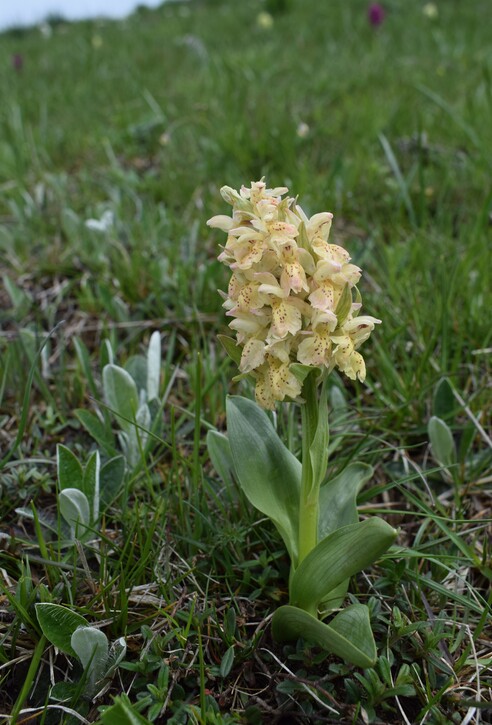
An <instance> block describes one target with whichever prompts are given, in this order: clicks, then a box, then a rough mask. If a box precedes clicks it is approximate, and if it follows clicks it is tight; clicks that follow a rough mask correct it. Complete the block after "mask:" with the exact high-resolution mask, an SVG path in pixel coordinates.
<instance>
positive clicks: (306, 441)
mask: <svg viewBox="0 0 492 725" xmlns="http://www.w3.org/2000/svg"><path fill="white" fill-rule="evenodd" d="M302 393H303V396H304V399H305V401H306V402H305V403H304V405H302V406H301V421H302V478H301V496H300V505H299V562H298V564H300V563H301V561H302V560H303V559H305V558H306V556H307V555H308V554H309V552H310V551H311V550H312V549H314V547H315V546H316V544H317V543H318V517H319V486H320V481H315V480H314V475H313V466H312V461H311V446H312V443H313V440H314V436H315V434H316V429H317V425H318V415H319V401H318V393H317V386H316V376H315V375H314V374H313V373H311V374H310V375H308V376H307V378H306V380H305V381H304V386H303V389H302Z"/></svg>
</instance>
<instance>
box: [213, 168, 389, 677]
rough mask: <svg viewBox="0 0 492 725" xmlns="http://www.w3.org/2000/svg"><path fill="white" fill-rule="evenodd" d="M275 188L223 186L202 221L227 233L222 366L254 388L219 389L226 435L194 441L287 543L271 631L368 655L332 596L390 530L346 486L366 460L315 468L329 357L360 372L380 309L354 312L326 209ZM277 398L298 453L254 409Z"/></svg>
mask: <svg viewBox="0 0 492 725" xmlns="http://www.w3.org/2000/svg"><path fill="white" fill-rule="evenodd" d="M287 191H288V189H287V188H284V187H278V188H274V189H269V188H267V186H266V184H265V182H264V181H263V180H261V181H258V182H253V183H252V184H251V187H250V188H246V187H242V188H241V190H240V192H237V191H235V190H234V189H231V188H230V187H228V186H225V187H223V188H222V189H221V194H222V197H223V198H224V200H225V201H226V202H228V203H229V204H230V205H231V206H232V216H225V215H219V216H215V217H213V218H212V219H210V220H209V221H208V224H209V226H211V227H213V228H217V229H220V230H222V231H224V232H226V233H227V241H226V243H225V246H224V247H223V248H222V251H221V253H220V255H219V260H220V261H221V262H223V263H224V264H225V265H227V266H228V267H229V268H230V270H231V272H232V275H231V278H230V281H229V286H228V291H227V293H223V298H224V308H225V309H226V311H227V312H226V314H227V315H228V316H230V317H231V318H232V321H231V323H230V325H229V327H230V328H231V329H232V330H234V331H235V332H236V339H235V340H234V339H233V338H231V337H226V336H222V337H221V341H222V343H223V344H224V347H225V348H226V350H227V352H228V353H229V354H230V356H231V357H232V358H233V359H234V360H235V361H236V362H237V364H238V366H239V371H240V374H239V375H238V377H237V378H235V379H240V378H242V377H247V376H249V377H252V378H254V380H255V397H256V404H255V403H253V402H252V401H250V400H248V399H246V398H243V397H240V396H230V397H229V398H228V401H227V436H223V435H222V434H220V433H218V432H217V431H212V432H210V433H209V436H208V446H209V451H210V455H211V459H212V462H213V463H214V465H215V466H216V468H217V470H218V471H219V472H220V473H221V474H222V476H223V478H224V479H226V480H227V479H230V476H231V475H232V476H234V477H235V478H236V479H237V481H238V482H239V484H240V486H241V488H242V489H243V491H244V493H245V495H246V497H247V498H248V499H249V500H250V502H251V503H252V504H253V505H254V506H255V507H256V508H257V509H258V510H259V511H261V512H262V513H263V514H265V515H267V516H268V517H269V518H270V519H271V520H272V522H273V523H274V525H275V526H276V528H277V530H278V531H279V533H280V535H281V536H282V539H283V540H284V542H285V545H286V548H287V550H288V553H289V556H290V561H291V572H290V578H289V595H290V601H289V604H288V605H284V606H281V607H280V608H279V609H277V610H276V612H275V613H274V616H273V620H272V628H273V635H274V637H275V638H276V639H277V640H279V641H286V640H293V639H297V638H299V637H301V636H302V637H303V638H305V639H307V640H310V641H313V642H314V643H316V644H318V645H320V646H321V647H323V648H324V649H326V650H328V651H331V652H332V653H333V654H335V655H338V656H340V657H341V658H343V659H345V660H346V661H348V662H351V663H353V664H355V665H358V666H361V667H369V666H372V665H374V663H375V662H376V646H375V642H374V637H373V635H372V630H371V626H370V618H369V609H368V607H367V606H365V605H363V604H360V603H355V604H351V605H350V606H348V607H345V608H342V605H343V602H344V599H345V595H346V593H347V589H348V581H349V578H350V577H351V576H352V575H354V574H356V573H357V572H359V571H361V570H362V569H364V568H365V567H367V566H368V565H370V564H372V563H373V562H374V561H375V560H376V559H378V558H379V557H380V556H381V554H383V553H384V552H385V551H386V550H387V549H388V547H389V546H390V545H391V543H392V542H393V541H394V539H395V536H396V533H397V532H396V531H395V530H394V529H393V528H392V527H391V526H389V525H388V524H387V523H386V522H385V521H383V520H382V519H380V518H377V517H372V518H369V519H366V520H364V521H359V517H358V513H357V508H356V498H357V494H358V492H359V490H360V488H361V486H362V485H363V484H364V483H365V482H366V481H367V480H368V478H369V477H370V476H371V473H372V469H371V468H370V466H367V465H365V464H361V463H355V462H352V463H351V464H350V465H348V466H347V467H346V468H345V469H344V470H343V471H342V473H341V474H339V475H338V476H336V477H332V478H331V479H330V478H329V477H328V480H326V471H327V465H328V442H329V428H328V404H327V397H328V385H327V381H328V377H329V373H330V372H331V371H332V370H334V369H337V370H339V371H340V372H342V373H344V374H345V375H347V376H348V377H349V378H350V379H352V380H355V379H358V380H360V381H361V382H362V381H364V379H365V375H366V369H365V363H364V359H363V357H362V355H361V354H360V352H359V348H360V346H361V345H362V343H363V342H365V341H366V340H367V338H368V337H369V336H370V334H371V332H372V330H373V329H374V326H375V325H376V324H379V323H380V320H378V319H376V318H374V317H371V316H368V315H360V310H361V306H362V304H361V296H360V293H359V291H358V289H357V287H356V285H357V282H358V281H359V279H360V276H361V270H360V269H359V267H357V266H355V265H354V264H352V263H351V261H350V256H349V254H348V252H347V251H346V250H345V249H344V248H343V247H341V246H339V245H336V244H331V243H329V241H328V239H329V233H330V227H331V223H332V218H333V215H332V214H331V213H329V212H323V213H320V214H315V215H314V216H312V217H311V218H308V217H307V216H306V214H305V213H304V211H303V210H302V208H301V207H300V206H299V205H298V203H297V200H296V199H295V198H290V197H287V196H285V195H286V193H287ZM281 401H294V402H296V403H298V404H299V406H300V410H301V426H302V461H299V460H298V459H297V458H296V457H295V456H294V454H293V453H292V452H291V451H289V450H288V448H287V447H286V446H285V445H284V444H283V443H282V441H281V440H280V438H279V436H278V434H277V432H276V430H275V428H274V426H273V424H272V422H271V420H270V418H269V416H268V415H267V413H266V412H265V411H266V410H274V409H275V406H276V404H277V403H279V402H281ZM329 616H330V617H331V618H330V619H329V620H328V621H326V618H327V617H329Z"/></svg>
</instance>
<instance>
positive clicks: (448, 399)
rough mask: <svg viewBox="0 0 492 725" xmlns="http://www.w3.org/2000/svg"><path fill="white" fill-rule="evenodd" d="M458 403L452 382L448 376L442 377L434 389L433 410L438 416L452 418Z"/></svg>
mask: <svg viewBox="0 0 492 725" xmlns="http://www.w3.org/2000/svg"><path fill="white" fill-rule="evenodd" d="M456 403H457V401H456V398H455V397H454V394H453V388H452V387H451V383H450V382H449V380H448V378H441V379H440V380H439V382H438V383H437V385H436V387H435V390H434V397H433V401H432V412H433V413H434V415H435V416H436V417H437V418H447V419H449V418H452V416H453V413H454V411H455V410H456Z"/></svg>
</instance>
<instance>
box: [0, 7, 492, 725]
mask: <svg viewBox="0 0 492 725" xmlns="http://www.w3.org/2000/svg"><path fill="white" fill-rule="evenodd" d="M279 5H281V3H279ZM287 5H288V9H287V10H286V11H285V12H283V13H279V14H275V15H274V23H273V26H272V27H271V28H270V29H262V28H260V27H259V26H258V24H257V15H258V13H259V12H260V11H261V10H264V9H265V5H264V4H262V3H260V2H259V1H257V0H250V1H249V2H241V3H239V2H232V0H231V1H230V2H225V1H224V2H218V1H217V2H212V1H211V0H210V2H205V1H202V2H198V0H195V1H193V2H190V3H173V2H170V3H168V4H164V5H163V6H162V7H161V8H160V9H159V10H156V11H152V12H150V11H149V12H140V13H138V14H136V15H134V16H132V17H131V18H130V19H128V20H127V21H124V22H114V23H110V22H106V23H99V22H84V23H76V24H70V25H65V24H58V25H55V26H54V27H53V32H52V35H51V37H50V38H45V37H43V36H42V34H41V33H40V32H39V30H38V29H36V28H34V29H31V30H27V31H25V32H22V33H19V32H10V33H4V34H3V35H2V36H0V69H1V70H0V93H1V98H2V104H1V106H0V190H1V194H0V219H1V222H2V224H1V227H0V260H1V261H0V271H1V273H2V276H3V281H4V285H3V287H2V289H0V446H1V448H0V457H1V458H2V460H3V463H2V469H1V472H0V513H1V521H2V523H1V529H0V531H1V533H0V545H1V547H2V549H1V551H0V691H1V693H2V694H1V695H0V701H1V705H0V715H2V716H5V718H6V722H8V716H9V715H11V714H12V713H13V716H14V717H13V720H11V721H13V722H19V723H20V722H28V721H29V717H32V716H33V713H37V717H38V720H37V721H38V722H40V723H46V724H49V723H59V722H63V723H72V722H76V720H75V719H74V716H73V715H70V713H69V710H72V711H75V712H76V713H78V714H79V716H82V717H83V718H85V721H88V722H103V721H102V720H101V719H100V718H101V717H102V715H101V713H102V708H103V706H107V705H110V704H111V703H112V702H113V699H114V698H115V697H118V696H120V695H122V693H126V695H127V696H128V698H129V701H130V702H131V703H133V706H134V707H136V708H137V709H138V710H139V711H140V713H141V714H142V716H144V717H145V718H147V719H150V720H151V721H155V722H159V723H161V722H162V723H163V722H173V723H204V724H208V723H210V724H212V723H229V722H248V723H259V722H263V721H266V720H268V719H272V720H273V719H275V718H277V721H278V722H284V723H288V722H341V723H349V722H350V723H363V722H372V723H401V722H410V723H413V722H415V723H417V722H426V723H432V724H433V725H434V724H439V725H441V724H443V725H444V723H450V722H451V723H454V722H456V723H460V722H463V721H464V720H466V722H473V723H479V722H486V721H487V717H488V714H487V710H488V709H489V708H490V707H491V704H490V703H491V700H492V697H491V687H492V679H491V677H490V665H491V657H492V652H491V635H492V632H491V629H490V620H489V614H490V594H489V592H490V579H491V569H490V543H489V539H490V522H491V516H490V491H491V482H492V476H491V473H492V454H491V440H490V430H491V429H492V425H491V422H492V405H491V392H490V391H491V380H492V375H491V363H490V360H491V347H492V333H491V330H492V328H491V325H490V318H489V311H490V308H491V305H492V292H491V290H492V278H491V277H492V267H491V265H490V261H489V257H490V251H489V247H490V224H491V213H492V191H491V185H490V168H491V162H492V125H491V124H490V117H491V112H492V56H491V54H490V38H489V35H490V33H489V26H488V24H487V22H486V20H487V18H488V16H489V7H488V5H489V3H488V2H485V0H473V1H471V2H467V3H462V2H458V1H457V0H456V1H455V0H448V1H447V2H445V3H444V2H441V3H439V4H438V10H439V15H438V17H437V18H435V19H430V18H428V17H427V16H426V15H425V14H424V13H423V12H422V8H423V6H424V3H423V2H417V1H414V2H404V0H392V2H388V3H387V17H386V20H385V22H384V24H383V25H382V26H381V27H379V28H377V29H374V28H372V27H370V26H369V24H368V22H367V18H366V8H367V4H366V3H365V2H362V0H352V1H351V2H344V1H343V0H334V1H333V2H330V3H320V2H315V0H292V2H291V3H288V4H287ZM270 6H271V7H274V6H275V3H273V2H272V3H270ZM14 53H21V54H22V56H23V58H24V66H23V68H22V71H21V72H16V71H15V70H14V69H13V68H12V65H11V56H12V55H13V54H14ZM301 123H304V124H307V125H308V127H309V129H308V133H307V135H303V134H302V133H301V134H299V133H298V129H299V124H301ZM263 175H265V176H266V178H267V181H268V183H269V185H270V186H276V185H283V184H286V185H288V186H289V187H290V190H291V192H292V193H293V194H299V196H300V198H301V203H302V205H303V207H304V208H305V209H306V211H308V212H311V213H314V212H317V211H322V210H331V211H332V212H333V213H334V214H335V225H334V230H333V232H332V236H333V239H334V240H335V241H339V242H340V243H342V244H343V245H344V246H346V247H347V249H348V250H349V251H350V253H351V255H352V257H353V259H354V261H355V263H356V264H358V265H360V266H361V267H362V268H363V269H364V272H365V275H364V277H363V283H362V292H363V296H364V301H365V309H366V310H367V312H368V314H374V315H375V316H377V317H380V318H381V319H382V320H383V325H381V326H380V327H378V328H377V330H376V331H375V333H374V335H373V337H372V338H371V340H370V342H368V343H367V346H366V348H365V353H364V354H365V357H366V364H367V369H368V380H367V385H365V386H361V385H358V384H357V385H352V384H346V383H345V382H344V381H342V380H341V378H338V377H337V376H336V375H334V377H333V381H334V386H335V387H337V389H338V390H341V391H342V392H343V396H344V398H345V401H346V403H347V404H348V411H349V412H348V413H347V414H345V415H342V416H340V417H339V420H338V422H337V423H334V424H333V426H332V446H333V453H332V456H331V461H330V466H331V467H332V470H334V471H336V470H341V469H342V468H343V467H344V466H345V465H346V463H347V462H348V461H349V460H350V459H351V458H354V457H356V458H357V459H358V460H363V461H365V462H368V463H371V464H372V465H373V466H374V467H375V475H374V478H373V480H372V483H371V484H370V485H369V486H367V487H366V488H365V489H364V491H363V493H362V494H361V497H360V499H359V503H360V510H361V513H363V514H367V513H376V512H377V513H379V515H382V516H383V517H384V518H385V519H386V520H388V521H389V522H390V523H391V524H392V525H394V526H397V527H400V535H399V538H398V542H397V546H396V547H395V549H394V550H392V551H391V552H390V554H388V555H387V556H385V557H384V558H383V559H382V560H381V561H380V562H379V563H378V564H377V565H376V566H374V567H373V568H372V569H371V570H369V571H366V572H365V573H364V574H363V575H360V576H358V577H356V578H355V579H354V580H353V581H352V583H351V589H350V591H351V592H352V594H353V595H357V597H358V599H359V600H361V601H364V602H367V603H368V604H369V606H370V608H371V612H372V615H373V627H374V631H375V635H376V641H377V645H378V651H379V654H380V658H379V662H378V665H377V667H376V669H375V670H374V671H364V672H361V671H358V670H357V669H354V668H352V667H349V666H347V665H344V664H343V663H341V662H340V661H337V660H336V659H334V658H331V657H329V656H328V655H327V654H326V653H324V652H321V651H319V650H316V649H315V648H313V647H309V646H306V644H305V643H302V642H300V643H298V644H297V645H290V646H282V647H280V646H279V645H278V644H276V643H275V642H273V641H272V639H271V634H270V628H269V615H270V614H271V613H272V612H273V611H274V609H275V607H276V606H277V605H278V604H280V603H285V602H286V600H287V580H288V561H287V557H286V555H285V552H284V550H283V547H282V542H281V541H280V539H279V537H278V536H277V534H276V533H275V531H274V530H273V529H272V527H271V526H270V525H269V524H268V522H267V521H266V520H259V519H258V517H257V515H256V514H255V512H254V511H253V510H252V509H251V507H250V506H249V504H248V503H247V501H246V500H245V498H244V496H243V495H242V494H241V492H240V490H239V488H238V487H237V486H236V485H235V483H234V482H231V483H230V484H229V485H224V484H223V483H222V482H221V480H220V479H219V477H218V475H217V473H216V472H215V471H214V469H213V467H212V466H211V463H210V460H209V457H208V453H207V450H206V447H205V434H206V432H207V430H208V429H210V428H211V427H217V428H218V429H219V430H224V429H225V412H224V410H225V395H226V394H227V393H228V392H236V393H237V392H241V393H243V394H245V395H251V389H250V388H249V387H248V385H247V383H239V384H234V383H232V382H231V379H232V377H233V376H234V375H235V368H234V366H233V365H232V363H230V362H229V361H228V360H227V359H226V357H225V353H224V352H223V351H222V349H221V347H220V345H219V344H218V342H217V338H216V335H217V333H219V332H224V331H225V330H226V318H225V317H224V316H223V312H222V309H221V299H220V297H219V295H218V294H217V292H216V290H217V288H221V289H223V288H224V287H225V285H226V284H227V273H226V270H225V269H224V268H223V267H222V266H221V265H220V264H219V263H218V262H217V261H216V255H217V250H218V244H219V243H221V242H222V239H221V238H220V237H221V235H219V234H216V233H215V232H214V231H213V230H212V231H211V230H210V229H209V228H208V227H207V226H206V224H205V221H206V220H207V219H208V218H209V217H211V216H212V215H214V214H218V213H225V212H226V209H225V208H224V206H225V205H224V203H223V201H222V200H221V198H220V195H219V193H218V190H219V188H220V186H222V185H223V184H228V185H231V186H233V187H235V188H237V187H238V186H240V185H241V184H242V183H245V184H248V183H249V182H250V181H251V180H256V179H259V178H260V177H261V176H263ZM105 211H111V212H112V213H113V215H114V224H113V226H112V227H111V228H110V229H109V230H108V231H107V232H97V231H92V230H90V229H88V228H87V227H86V225H85V221H86V220H87V219H90V218H97V219H99V218H101V216H102V214H103V213H104V212H105ZM57 325H59V326H58V327H57V328H56V330H55V331H54V332H53V334H52V335H51V337H50V338H49V339H48V340H47V335H48V333H50V331H52V330H53V328H55V327H56V326H57ZM156 329H157V330H159V331H160V333H161V335H162V355H163V357H162V366H161V367H162V369H161V380H160V399H161V401H162V408H161V410H160V411H158V412H156V411H153V415H154V414H155V416H156V417H155V420H157V423H156V428H155V429H154V438H153V441H152V445H151V444H150V443H149V445H148V447H147V449H146V450H144V449H145V444H142V448H141V454H140V455H139V456H138V457H137V458H138V461H137V463H136V464H135V465H131V466H129V465H128V466H127V468H126V473H125V477H124V481H123V485H122V487H121V489H120V490H118V492H117V494H116V495H115V497H114V498H113V499H112V500H111V501H109V502H108V505H107V507H106V509H105V510H104V513H103V516H102V518H101V527H100V531H95V532H94V535H93V536H92V537H89V538H88V539H87V540H86V541H82V542H81V543H79V544H78V545H74V544H73V543H71V542H70V541H69V539H68V538H67V532H66V531H65V529H64V522H63V519H62V517H61V516H60V513H59V508H58V505H57V500H58V499H57V471H56V446H57V444H60V443H61V444H63V445H65V446H67V447H68V448H69V449H70V450H71V451H72V452H73V453H75V454H76V455H77V457H78V458H79V459H80V460H81V461H82V462H83V463H84V464H85V463H86V462H87V460H88V458H89V455H90V453H91V452H92V451H94V450H95V449H96V448H99V450H100V452H101V456H102V461H103V463H104V462H106V461H107V460H108V459H109V458H111V456H113V455H119V454H121V451H122V449H121V443H120V441H119V439H118V435H117V434H118V432H119V431H121V430H122V427H123V426H124V423H122V420H121V418H120V419H118V418H117V417H116V416H115V415H113V413H112V412H111V411H110V410H108V408H107V406H106V405H105V404H104V398H103V388H102V368H103V366H104V364H105V363H107V362H108V354H109V353H108V345H107V342H106V341H109V342H110V345H111V348H112V350H113V353H114V355H115V359H116V361H117V362H118V364H124V363H125V362H126V361H128V360H129V359H130V358H131V357H132V356H134V355H136V354H145V351H146V349H147V345H148V342H149V338H150V333H151V332H152V331H153V330H156ZM43 342H46V344H45V346H44V348H43V350H42V351H41V352H39V351H40V348H41V345H42V344H43ZM442 378H445V379H446V380H447V381H448V383H444V384H442V385H441V386H439V381H440V380H441V379H442ZM80 410H82V411H88V412H92V413H95V412H96V411H97V413H98V415H99V418H98V420H99V421H100V425H101V430H100V431H99V433H100V438H99V439H98V443H97V444H96V442H95V440H94V438H93V437H91V435H89V433H88V432H87V430H86V428H84V426H83V425H82V423H81V416H80V414H79V413H76V411H80ZM433 414H437V415H439V417H441V418H444V419H445V420H446V422H447V424H448V425H449V427H450V429H451V430H452V433H453V436H454V440H455V442H456V445H457V458H456V463H455V465H454V466H453V467H452V468H451V469H450V470H449V471H446V470H445V469H443V468H442V467H441V466H440V465H439V462H438V461H437V460H436V459H435V458H434V456H433V452H432V451H431V449H430V447H429V436H428V432H427V424H428V421H429V418H430V417H431V415H433ZM82 416H83V414H82ZM277 424H278V428H279V430H280V431H281V432H282V433H283V434H285V440H288V441H289V447H290V448H291V449H292V450H293V451H295V452H296V453H298V452H299V449H300V436H299V432H298V428H297V411H296V410H295V407H294V406H290V407H289V406H284V409H282V410H280V411H279V414H278V420H277ZM101 441H102V442H101ZM140 442H141V441H140ZM19 509H23V510H24V514H22V515H21V514H19V513H18V510H19ZM26 509H27V510H28V511H30V512H31V516H30V517H29V516H28V515H27V513H26V511H25V510H26ZM39 602H53V603H57V604H62V605H66V606H67V607H70V608H71V609H72V610H73V611H74V612H77V613H79V614H81V615H82V616H84V617H85V618H86V620H87V621H88V622H89V623H90V624H92V625H95V626H97V627H99V628H101V630H102V631H104V633H105V634H106V636H107V637H108V639H109V640H110V641H115V640H116V639H117V638H119V637H124V638H125V639H126V643H127V653H126V655H125V658H124V661H123V662H122V663H121V665H120V667H119V668H118V670H117V671H116V673H115V674H114V675H113V676H112V679H111V680H110V681H108V682H107V683H106V684H107V688H106V690H105V691H104V692H103V693H102V694H101V695H100V696H99V697H98V698H97V699H96V700H95V701H90V700H87V699H86V698H84V695H83V680H82V682H81V685H80V687H79V688H78V690H77V688H75V689H73V690H72V691H71V692H70V695H69V696H68V699H66V700H65V701H63V702H57V701H55V700H54V699H50V697H49V693H50V687H51V686H52V685H53V684H55V683H63V682H64V681H68V680H73V681H74V682H79V681H80V680H81V677H82V670H81V669H80V665H79V664H78V663H77V661H76V660H75V658H73V657H72V658H71V657H69V656H66V655H65V654H63V653H59V652H56V651H55V650H54V649H53V647H52V646H50V645H49V643H47V642H46V641H45V640H44V639H43V637H42V633H41V630H40V627H39V624H38V620H37V618H36V614H35V607H34V605H35V604H36V603H39ZM117 701H118V700H117ZM121 707H123V705H121ZM29 708H31V710H29ZM60 708H65V710H63V709H60Z"/></svg>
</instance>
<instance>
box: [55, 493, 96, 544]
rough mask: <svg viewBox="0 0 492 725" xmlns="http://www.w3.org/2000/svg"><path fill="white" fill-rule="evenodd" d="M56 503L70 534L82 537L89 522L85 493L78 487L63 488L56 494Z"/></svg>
mask: <svg viewBox="0 0 492 725" xmlns="http://www.w3.org/2000/svg"><path fill="white" fill-rule="evenodd" d="M58 505H59V507H60V513H61V515H62V516H63V518H64V519H65V521H66V522H67V524H69V525H70V527H71V530H72V534H73V535H77V536H78V537H79V538H83V537H84V534H86V529H87V527H88V526H90V523H91V512H90V506H89V502H88V500H87V496H86V495H85V493H83V492H82V491H79V489H78V488H65V489H63V491H60V493H59V495H58Z"/></svg>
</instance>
